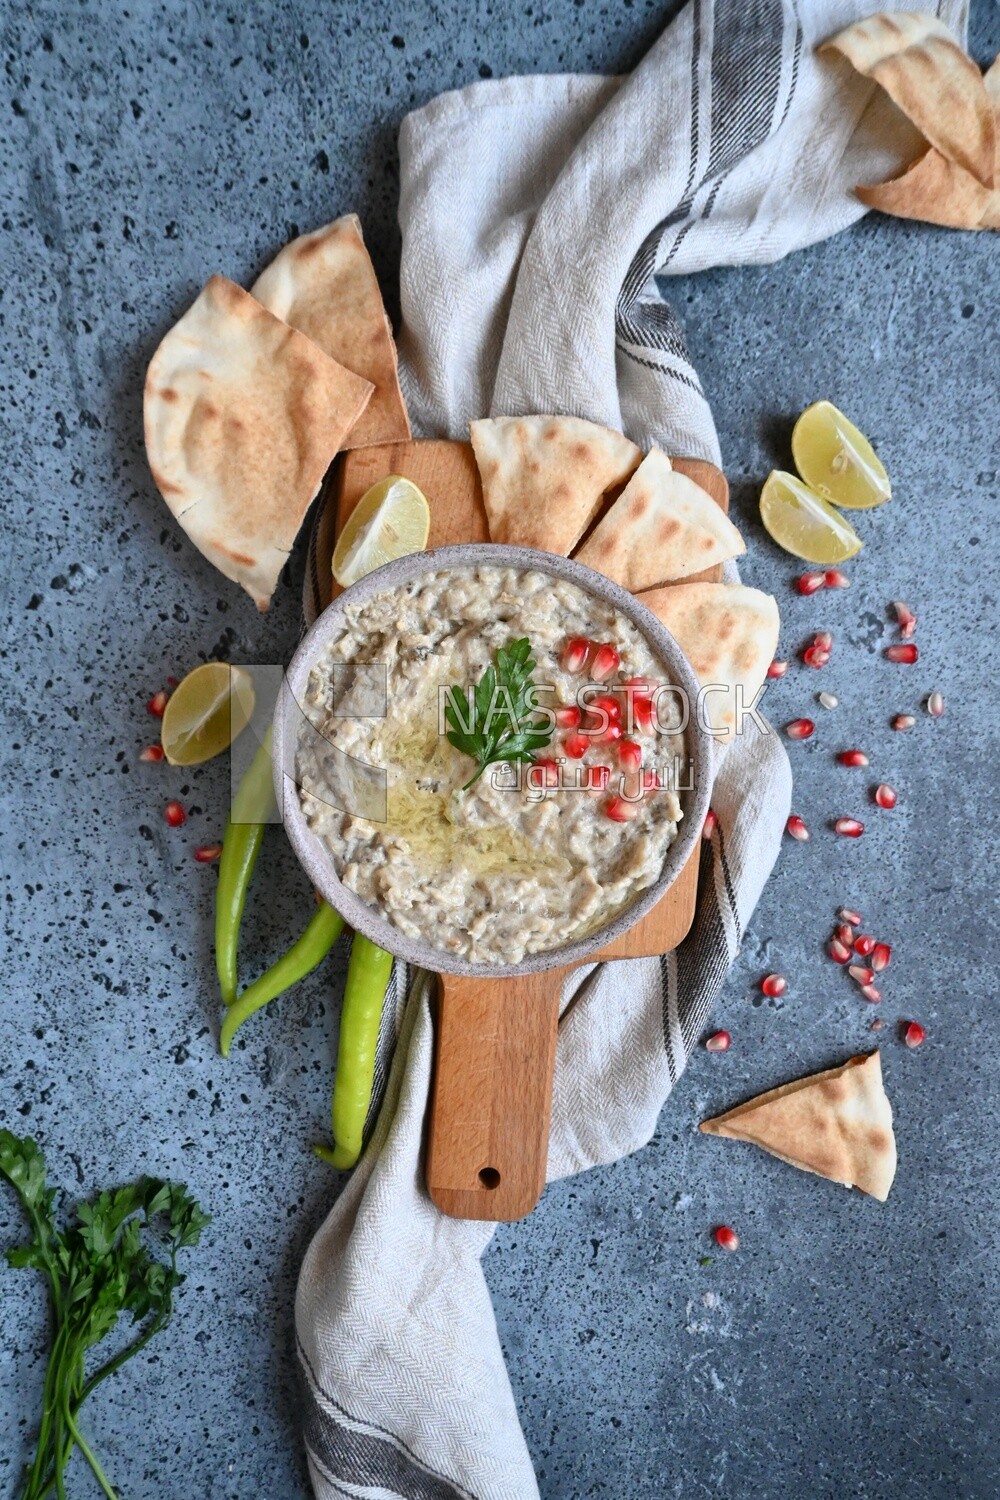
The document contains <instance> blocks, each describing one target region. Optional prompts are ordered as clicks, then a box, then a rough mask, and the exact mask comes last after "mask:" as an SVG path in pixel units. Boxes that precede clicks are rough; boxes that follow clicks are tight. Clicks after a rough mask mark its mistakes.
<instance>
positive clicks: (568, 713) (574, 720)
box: [556, 703, 583, 729]
mask: <svg viewBox="0 0 1000 1500" xmlns="http://www.w3.org/2000/svg"><path fill="white" fill-rule="evenodd" d="M582 718H583V714H582V713H581V712H580V709H579V708H578V707H577V705H576V704H575V703H571V704H569V705H568V706H567V707H566V708H557V709H556V724H557V725H558V727H559V728H560V729H579V727H580V721H581V719H582Z"/></svg>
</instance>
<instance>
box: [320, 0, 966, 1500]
mask: <svg viewBox="0 0 1000 1500" xmlns="http://www.w3.org/2000/svg"><path fill="white" fill-rule="evenodd" d="M872 8H873V7H872V6H871V5H870V4H865V3H863V0H862V3H858V0H801V4H796V3H795V0H690V3H689V4H688V5H687V6H686V7H685V8H684V9H683V10H682V11H681V12H680V14H679V15H678V16H677V18H676V20H674V21H673V23H672V24H671V25H670V26H669V28H668V29H667V31H666V32H665V33H664V35H663V36H662V37H661V38H660V40H659V41H658V42H657V43H656V45H655V46H654V47H653V48H652V50H651V51H650V52H649V54H648V55H647V56H646V58H645V59H644V60H643V61H642V63H641V64H640V65H639V67H638V68H637V69H636V71H635V72H634V73H633V74H632V75H631V76H630V77H629V78H626V79H618V78H595V77H577V76H559V77H533V78H510V79H505V80H502V81H497V82H493V81H489V82H484V83H477V84H475V85H473V86H471V87H469V88H466V89H462V90H460V91H458V92H455V93H450V94H446V95H444V96H443V97H441V98H439V99H436V100H434V101H433V102H432V103H431V104H429V105H428V106H427V107H426V108H424V109H421V110H419V111H418V112H416V113H415V114H412V115H410V116H409V117H408V118H407V119H406V120H405V121H404V123H403V127H402V132H401V137H400V154H401V166H402V187H401V201H400V221H401V224H402V231H403V259H402V272H401V275H402V304H403V318H404V329H403V335H402V341H401V352H402V370H403V377H404V381H405V390H406V397H407V401H408V404H409V410H410V414H411V418H412V420H413V425H414V430H415V431H416V432H417V433H418V434H420V435H422V436H428V437H429V436H444V437H465V436H466V434H467V426H468V422H469V420H470V418H473V417H478V416H481V415H482V414H483V413H485V412H491V413H493V414H497V415H501V414H517V413H528V412H556V413H571V414H574V415H577V416H582V417H589V418H592V419H594V420H595V421H598V422H603V423H606V424H607V425H608V426H610V427H614V428H617V429H620V430H621V431H624V432H625V433H627V434H628V436H629V437H631V438H633V439H634V440H635V441H636V442H637V443H639V444H640V445H642V446H643V447H644V448H645V447H648V446H650V445H651V444H653V443H656V444H658V445H660V446H661V447H663V448H664V449H666V450H667V451H668V452H671V453H679V454H688V455H692V456H699V457H703V458H707V459H711V460H713V461H714V462H716V463H718V462H720V453H719V445H718V440H717V437H716V433H715V427H714V424H713V421H712V415H711V412H710V410H709V406H708V403H707V401H706V399H705V396H704V393H703V391H702V388H701V385H700V383H699V380H698V376H697V373H696V371H695V370H694V368H693V366H692V365H691V362H690V360H689V358H688V355H687V352H686V349H685V345H684V338H683V333H682V330H681V327H680V325H679V323H678V321H677V319H676V317H675V316H674V314H673V312H672V310H671V308H670V306H669V303H668V302H667V301H666V300H665V299H664V296H663V293H662V291H661V286H660V283H659V282H658V280H657V278H658V277H660V278H662V277H664V276H670V275H676V274H687V273H690V272H693V271H698V270H702V269H705V268H707V267H710V266H718V265H737V264H746V263H751V262H755V263H757V262H765V261H773V260H777V259H779V258H780V257H782V256H784V255H787V254H788V253H789V252H791V251H794V250H799V249H801V248H803V247H804V246H806V245H809V244H812V243H814V242H815V241H817V240H820V239H823V238H825V237H827V236H828V235H831V234H834V233H835V232H836V231H838V230H839V229H842V228H844V227H845V226H846V225H848V224H851V223H853V222H854V221H855V220H856V219H858V218H859V217H860V216H861V214H862V213H863V212H864V210H863V208H862V206H861V205H860V204H859V203H858V201H857V200H856V199H855V198H854V196H853V194H852V192H851V189H852V188H853V186H854V184H855V183H858V182H873V181H878V180H880V179H881V178H883V177H886V176H888V175H890V173H891V172H892V171H893V170H895V169H897V168H899V167H900V166H901V165H902V164H903V163H904V162H905V161H906V160H907V159H909V158H910V157H911V156H912V155H914V154H915V149H914V148H915V142H914V137H913V136H912V134H911V132H910V127H909V126H908V125H907V124H906V122H905V121H904V120H903V119H902V116H900V115H898V114H897V113H896V111H895V110H894V109H893V108H892V106H891V105H888V103H887V101H886V99H885V97H884V96H882V95H881V94H880V92H879V91H878V89H877V88H876V87H875V85H873V84H871V83H869V82H867V81H865V80H864V79H863V78H861V77H859V76H858V75H857V74H854V73H853V72H851V70H850V69H849V68H848V67H847V65H846V64H844V63H841V62H836V61H830V60H821V59H818V58H817V57H816V55H815V51H814V49H815V47H816V45H817V44H818V43H819V42H820V41H822V40H824V39H825V38H826V37H827V36H829V35H831V34H832V33H834V32H836V31H837V30H839V29H840V28H841V27H843V26H845V25H847V24H849V23H850V22H851V21H852V20H855V19H857V18H858V17H859V16H861V15H864V14H865V13H866V12H867V11H868V10H870V9H872ZM900 8H907V7H900ZM909 8H911V9H917V8H922V9H928V8H930V5H929V4H928V0H923V5H913V6H910V7H909ZM965 12H966V7H965V5H964V3H962V0H942V3H941V4H940V6H939V13H940V14H941V16H942V19H944V20H945V21H946V23H947V24H949V25H950V26H951V27H952V29H953V30H954V31H955V33H956V35H958V36H961V37H964V30H965V22H966V13H965ZM731 576H733V577H735V576H736V574H735V570H732V572H731ZM306 609H307V617H308V615H309V613H310V611H311V610H314V609H315V604H314V602H312V600H311V597H310V591H309V589H308V588H307V599H306ZM790 787H791V777H790V772H789V767H788V762H787V759H786V756H785V754H784V751H783V750H782V748H781V745H780V743H779V742H778V740H777V738H776V737H775V736H774V735H773V734H763V733H760V732H756V731H752V732H748V733H746V734H745V735H744V736H743V737H742V738H741V739H740V740H738V741H736V742H734V744H733V745H732V746H731V747H730V748H729V749H728V750H727V752H726V753H725V756H724V757H723V758H722V760H721V764H720V767H719V771H718V776H717V781H716V787H715V792H714V794H713V799H712V800H713V806H714V808H715V810H716V812H717V814H718V817H719V827H718V832H717V834H716V836H715V837H714V839H713V841H712V844H711V846H710V849H709V848H706V850H705V854H704V862H703V871H702V882H701V886H700V892H699V903H698V911H697V917H696V921H695V926H694V929H693V931H692V933H691V935H690V936H689V937H688V938H687V939H686V941H685V942H684V943H683V944H682V946H681V947H680V948H679V949H678V950H677V952H676V953H672V954H670V955H668V956H667V958H666V959H664V960H662V961H661V960H656V959H644V960H630V961H628V962H622V963H616V964H604V965H600V966H597V967H592V968H591V969H590V971H589V972H588V973H586V974H585V976H584V977H583V979H582V981H581V980H580V978H579V975H577V976H575V977H574V980H573V985H574V993H573V996H572V998H573V999H574V1001H575V1003H574V1004H573V1005H572V1006H568V1000H569V999H570V998H571V997H570V996H569V995H565V996H564V997H563V998H564V1002H567V1003H564V1017H563V1021H562V1024H561V1026H560V1035H559V1048H558V1056H557V1064H556V1080H555V1093H554V1101H553V1121H552V1137H551V1146H550V1154H549V1177H550V1179H552V1178H556V1177H560V1176H564V1175H566V1174H568V1173H572V1172H578V1171H581V1170H582V1169H583V1168H585V1167H590V1166H594V1165H596V1164H598V1163H602V1162H609V1161H613V1160H614V1159H616V1158H617V1157H619V1156H622V1155H625V1154H626V1153H628V1152H630V1151H634V1150H636V1149H637V1148H638V1147H640V1146H642V1145H644V1144H645V1143H646V1142H647V1141H648V1140H649V1139H650V1137H651V1135H652V1134H653V1131H654V1129H655V1127H656V1122H657V1117H658V1115H659V1113H660V1110H661V1108H662V1106H663V1103H664V1100H665V1099H666V1098H667V1096H668V1095H669V1093H670V1091H671V1089H672V1088H673V1086H674V1084H675V1083H676V1082H677V1079H678V1078H679V1077H680V1074H681V1072H682V1071H683V1068H684V1065H685V1061H686V1059H687V1057H688V1055H689V1054H690V1052H691V1049H692V1047H693V1046H694V1045H695V1042H696V1039H697V1037H698V1035H699V1033H700V1032H701V1031H702V1029H703V1027H704V1025H705V1022H706V1020H707V1018H708V1014H709V1010H710V1007H711V1005H712V1002H713V1000H714V998H715V996H716V995H717V994H718V992H719V990H720V988H721V986H722V984H723V982H724V980H725V976H726V972H727V970H728V968H729V966H730V964H731V963H732V961H733V958H734V956H735V954H736V952H737V950H738V948H739V944H740V941H741V937H742V934H743V932H744V931H745V929H746V926H747V923H748V922H749V920H750V917H751V914H752V912H753V910H754V907H755V905H756V903H757V900H758V897H759V895H760V892H761V889H762V887H763V885H764V882H765V881H766V879H767V877H768V875H769V873H770V871H771V868H772V865H773V863H774V860H775V858H776V855H777V851H778V846H779V841H780V838H781V833H782V829H783V826H784V822H785V818H786V816H787V813H788V806H789V796H790ZM431 983H432V981H431V980H430V979H429V977H428V976H426V975H423V974H417V975H405V974H403V973H399V972H397V975H396V984H395V989H394V990H393V992H392V996H391V1003H390V1004H389V1005H388V1006H387V1007H386V1018H385V1024H384V1028H383V1036H382V1039H381V1047H380V1057H381V1059H382V1064H383V1067H384V1068H385V1070H386V1071H385V1075H384V1076H385V1081H386V1087H385V1090H384V1095H383V1097H382V1098H381V1107H380V1109H378V1111H377V1118H375V1119H374V1120H373V1121H372V1122H371V1123H372V1134H371V1137H370V1140H369V1143H368V1146H367V1149H366V1152H365V1154H364V1156H363V1158H362V1161H361V1163H360V1164H359V1166H358V1167H357V1169H356V1170H355V1172H354V1175H353V1176H352V1178H351V1180H350V1181H349V1183H348V1184H347V1186H346V1188H345V1189H344V1191H343V1193H342V1194H341V1196H340V1198H339V1199H338V1200H337V1202H336V1204H335V1205H334V1207H333V1209H332V1211H331V1212H330V1214H329V1217H328V1218H327V1220H326V1222H325V1223H324V1224H323V1226H322V1228H321V1229H320V1231H319V1232H318V1234H317V1235H316V1237H315V1239H314V1240H313V1243H312V1245H311V1246H310V1248H309V1252H308V1254H307V1256H306V1259H305V1263H304V1265H303V1268H302V1273H301V1277H300V1281H299V1288H298V1297H297V1303H296V1326H297V1333H298V1345H299V1355H300V1359H301V1364H302V1368H303V1372H304V1389H305V1402H306V1416H305V1436H306V1445H307V1450H308V1457H309V1464H310V1472H311V1475H312V1479H313V1484H314V1487H315V1491H316V1494H317V1496H319V1497H320V1500H332V1497H334V1496H337V1497H341V1496H345V1495H346V1496H372V1497H383V1500H392V1497H400V1496H402V1497H407V1500H455V1497H463V1500H473V1497H475V1500H529V1497H531V1496H535V1495H537V1494H538V1489H537V1485H536V1482H535V1477H534V1474H533V1471H532V1466H531V1461H530V1458H529V1455H528V1450H527V1446H526V1444H525V1441H524V1437H523V1434H522V1432H521V1428H520V1424H519V1422H518V1416H517V1411H516V1409H515V1404H514V1398H513V1395H512V1392H511V1388H510V1383H509V1380H508V1377H507V1372H506V1369H505V1366H504V1360H503V1355H502V1352H501V1349H500V1343H499V1339H498V1336H497V1329H496V1325H495V1321H494V1316H493V1310H492V1307H491V1304H490V1299H489V1294H488V1291H487V1287H486V1282H485V1279H484V1277H483V1274H482V1270H481V1266H480V1257H481V1255H482V1253H483V1250H484V1249H485V1247H486V1245H487V1243H488V1241H489V1239H490V1236H491V1234H492V1232H493V1226H492V1225H489V1224H481V1223H473V1222H461V1221H457V1220H452V1219H447V1218H445V1217H443V1216H442V1215H441V1214H439V1213H438V1212H437V1210H436V1209H435V1208H434V1207H433V1205H432V1204H431V1203H430V1201H429V1199H428V1198H427V1195H426V1193H425V1191H424V1188H423V1182H422V1175H421V1160H420V1157H421V1130H422V1124H423V1118H424V1111H425V1106H426V1101H427V1093H428V1086H429V1081H430V1071H431V1051H432V1035H431V1021H430V1013H429V1008H428V992H429V987H430V984H431ZM390 1059H391V1065H390ZM538 1211H539V1212H543V1213H544V1207H542V1208H541V1209H540V1210H538Z"/></svg>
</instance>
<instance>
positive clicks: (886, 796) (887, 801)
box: [875, 781, 896, 807]
mask: <svg viewBox="0 0 1000 1500" xmlns="http://www.w3.org/2000/svg"><path fill="white" fill-rule="evenodd" d="M875 801H876V802H877V803H878V805H879V807H895V806H896V793H895V791H894V790H893V788H892V787H891V786H887V785H886V783H885V782H884V781H883V782H882V783H881V785H880V786H877V787H876V788H875Z"/></svg>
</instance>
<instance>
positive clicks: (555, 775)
mask: <svg viewBox="0 0 1000 1500" xmlns="http://www.w3.org/2000/svg"><path fill="white" fill-rule="evenodd" d="M532 769H534V770H537V771H541V773H542V774H541V777H540V778H539V779H537V780H536V781H535V783H534V784H535V785H536V786H558V785H559V765H558V762H557V761H554V760H550V758H549V757H548V756H547V755H543V756H541V757H539V759H538V760H535V761H533V762H532Z"/></svg>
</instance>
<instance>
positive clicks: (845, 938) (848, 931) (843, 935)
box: [834, 922, 854, 948]
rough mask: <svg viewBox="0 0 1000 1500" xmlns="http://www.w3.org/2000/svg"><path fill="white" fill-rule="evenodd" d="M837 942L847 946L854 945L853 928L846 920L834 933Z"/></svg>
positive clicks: (851, 946)
mask: <svg viewBox="0 0 1000 1500" xmlns="http://www.w3.org/2000/svg"><path fill="white" fill-rule="evenodd" d="M834 936H835V938H836V939H837V942H838V943H844V944H846V946H847V947H848V948H853V947H854V928H853V927H851V926H850V924H849V923H847V922H842V923H841V924H840V926H839V927H838V928H837V931H836V932H835V933H834Z"/></svg>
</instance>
